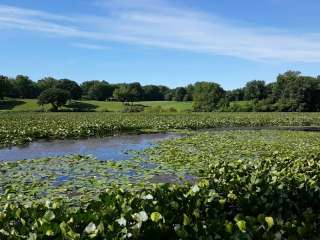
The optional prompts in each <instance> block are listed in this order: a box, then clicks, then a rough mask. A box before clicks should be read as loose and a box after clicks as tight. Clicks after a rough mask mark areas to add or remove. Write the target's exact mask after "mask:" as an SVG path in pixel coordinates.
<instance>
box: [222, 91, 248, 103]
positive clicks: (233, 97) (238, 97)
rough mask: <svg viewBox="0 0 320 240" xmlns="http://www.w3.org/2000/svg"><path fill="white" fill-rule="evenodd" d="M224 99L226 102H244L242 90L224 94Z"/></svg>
mask: <svg viewBox="0 0 320 240" xmlns="http://www.w3.org/2000/svg"><path fill="white" fill-rule="evenodd" d="M226 99H227V100H228V101H230V102H231V101H243V100H244V89H243V88H237V89H234V90H231V91H227V92H226Z"/></svg>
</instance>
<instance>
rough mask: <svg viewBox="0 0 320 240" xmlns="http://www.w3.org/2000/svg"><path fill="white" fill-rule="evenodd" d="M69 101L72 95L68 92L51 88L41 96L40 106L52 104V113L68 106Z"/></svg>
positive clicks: (39, 99)
mask: <svg viewBox="0 0 320 240" xmlns="http://www.w3.org/2000/svg"><path fill="white" fill-rule="evenodd" d="M69 99H70V93H69V92H68V91H66V90H62V89H59V88H49V89H47V90H45V91H43V92H42V93H41V94H40V96H39V98H38V104H39V105H41V106H42V105H44V104H51V105H52V111H58V109H59V107H62V106H64V105H66V103H67V101H68V100H69Z"/></svg>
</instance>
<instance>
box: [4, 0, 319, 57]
mask: <svg viewBox="0 0 320 240" xmlns="http://www.w3.org/2000/svg"><path fill="white" fill-rule="evenodd" d="M96 6H97V7H100V8H101V9H102V10H105V15H100V16H93V15H77V14H74V15H72V16H70V15H68V16H65V15H61V14H54V13H49V12H44V11H39V10H30V9H23V8H16V7H12V6H6V5H0V27H6V28H15V29H23V30H28V31H36V32H45V33H48V34H54V35H59V36H64V37H69V38H74V39H77V41H79V40H83V39H86V40H91V41H93V40H94V41H95V42H97V43H95V44H82V46H81V44H80V45H79V44H78V46H77V47H85V48H88V49H98V48H99V47H100V46H103V45H104V44H106V42H109V41H115V42H123V43H134V44H142V45H147V46H153V47H161V48H169V49H179V50H187V51H194V52H203V53H209V54H217V55H228V56H234V57H239V58H244V59H250V60H267V61H270V60H279V61H288V62H290V61H295V62H320V33H318V32H315V33H310V34H304V35H303V36H298V35H297V34H295V33H292V32H290V31H288V30H282V29H269V28H263V27H261V28H257V27H248V26H246V27H244V26H242V25H241V24H239V23H234V22H230V21H228V20H227V19H222V18H218V17H215V16H211V15H208V14H206V13H204V12H199V11H195V10H192V9H187V8H183V7H181V6H175V5H173V4H172V3H169V2H168V1H166V0H98V1H96Z"/></svg>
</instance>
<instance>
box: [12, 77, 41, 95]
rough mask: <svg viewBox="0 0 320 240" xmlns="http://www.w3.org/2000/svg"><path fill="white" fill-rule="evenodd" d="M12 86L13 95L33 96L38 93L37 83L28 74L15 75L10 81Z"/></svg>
mask: <svg viewBox="0 0 320 240" xmlns="http://www.w3.org/2000/svg"><path fill="white" fill-rule="evenodd" d="M12 86H13V88H14V89H13V92H14V93H13V95H14V97H19V98H35V97H37V96H38V95H39V90H38V88H37V85H36V84H35V83H34V82H33V81H32V80H31V79H30V78H29V77H28V76H23V75H18V76H16V78H15V79H14V80H13V81H12Z"/></svg>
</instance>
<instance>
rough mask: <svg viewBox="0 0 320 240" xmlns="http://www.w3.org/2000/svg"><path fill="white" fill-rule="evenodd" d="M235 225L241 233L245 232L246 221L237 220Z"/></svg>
mask: <svg viewBox="0 0 320 240" xmlns="http://www.w3.org/2000/svg"><path fill="white" fill-rule="evenodd" d="M237 226H238V228H239V230H240V231H241V232H243V233H244V232H246V221H244V220H240V221H237Z"/></svg>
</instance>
